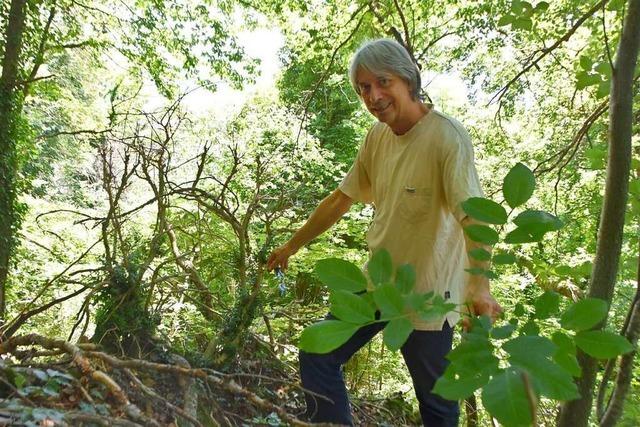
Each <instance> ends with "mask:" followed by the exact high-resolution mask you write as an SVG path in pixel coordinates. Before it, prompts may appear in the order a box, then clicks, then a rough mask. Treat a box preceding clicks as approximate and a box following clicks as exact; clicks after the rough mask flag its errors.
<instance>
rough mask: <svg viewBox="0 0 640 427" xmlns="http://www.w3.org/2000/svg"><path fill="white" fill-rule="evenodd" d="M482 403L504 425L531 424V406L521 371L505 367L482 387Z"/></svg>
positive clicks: (512, 426) (513, 426) (508, 426)
mask: <svg viewBox="0 0 640 427" xmlns="http://www.w3.org/2000/svg"><path fill="white" fill-rule="evenodd" d="M482 404H483V405H484V407H485V408H487V410H488V411H489V413H490V414H491V415H492V416H493V417H495V418H496V419H497V420H498V421H500V423H501V424H502V425H504V426H505V427H520V426H523V427H524V426H530V425H531V420H532V417H531V408H530V406H529V399H528V398H527V391H526V389H525V385H524V381H523V380H522V373H521V372H519V371H517V370H514V369H507V370H506V371H504V372H503V373H501V374H500V375H497V376H495V377H493V379H492V380H491V381H489V384H487V385H486V386H485V387H484V388H483V389H482Z"/></svg>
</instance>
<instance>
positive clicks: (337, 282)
mask: <svg viewBox="0 0 640 427" xmlns="http://www.w3.org/2000/svg"><path fill="white" fill-rule="evenodd" d="M315 272H316V274H317V275H318V277H319V278H320V281H321V282H322V283H324V284H325V285H326V286H327V287H328V288H329V289H331V290H332V291H341V290H344V291H349V292H360V291H364V290H365V289H367V279H366V278H365V277H364V274H362V271H361V270H360V269H359V268H358V267H357V266H356V265H354V264H352V263H350V262H348V261H345V260H342V259H338V258H327V259H322V260H320V261H318V262H317V263H316V267H315Z"/></svg>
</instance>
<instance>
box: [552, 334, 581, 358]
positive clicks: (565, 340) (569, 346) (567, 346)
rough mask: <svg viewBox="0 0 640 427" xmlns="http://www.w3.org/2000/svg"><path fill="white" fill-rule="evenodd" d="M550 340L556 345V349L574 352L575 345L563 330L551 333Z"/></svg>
mask: <svg viewBox="0 0 640 427" xmlns="http://www.w3.org/2000/svg"><path fill="white" fill-rule="evenodd" d="M551 341H553V343H554V344H555V345H556V346H557V347H558V349H560V350H562V351H564V352H566V353H570V354H576V346H575V344H574V343H573V340H572V339H571V338H569V336H568V335H567V334H565V333H563V332H560V331H556V332H554V333H553V334H552V335H551Z"/></svg>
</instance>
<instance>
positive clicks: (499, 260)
mask: <svg viewBox="0 0 640 427" xmlns="http://www.w3.org/2000/svg"><path fill="white" fill-rule="evenodd" d="M516 261H517V259H516V256H515V255H514V254H511V253H508V252H503V253H499V254H496V255H494V256H493V258H492V259H491V262H492V263H494V264H515V263H516Z"/></svg>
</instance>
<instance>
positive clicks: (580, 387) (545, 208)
mask: <svg viewBox="0 0 640 427" xmlns="http://www.w3.org/2000/svg"><path fill="white" fill-rule="evenodd" d="M638 3H640V2H638V1H637V0H627V1H625V0H610V1H607V0H602V1H599V2H596V1H595V0H594V1H590V2H587V3H584V2H578V1H575V0H560V1H555V2H544V1H537V2H536V1H533V2H527V1H522V0H504V1H502V0H501V1H468V0H452V1H449V2H434V1H424V0H420V1H418V0H376V1H361V0H358V1H343V0H332V1H325V2H321V1H299V0H287V1H264V2H251V1H242V2H235V1H231V0H220V1H216V0H201V1H200V0H195V1H191V0H189V1H187V0H167V1H164V0H158V1H146V0H140V1H136V2H131V1H115V2H114V1H110V0H99V1H94V2H91V3H84V2H78V1H57V0H56V1H50V0H4V1H2V2H1V3H0V55H1V57H2V63H1V67H2V75H1V77H0V328H1V329H0V330H1V332H2V340H1V342H0V353H2V355H3V357H4V356H5V355H6V356H7V358H6V359H3V360H2V361H0V382H1V383H2V385H0V398H2V401H0V417H9V418H10V417H14V420H19V422H23V423H26V424H29V423H31V424H30V425H38V424H37V423H39V422H40V423H42V422H49V421H51V422H53V423H58V424H64V423H68V424H73V425H77V423H78V422H80V421H78V420H84V421H83V422H94V423H98V424H100V423H101V422H105V421H104V420H105V419H108V418H120V417H121V418H123V423H124V419H125V418H126V419H128V420H129V421H130V422H137V423H140V424H145V423H152V422H153V421H154V418H155V419H156V421H157V423H159V424H160V425H165V424H169V423H170V422H172V420H174V419H175V418H176V417H177V418H181V420H182V421H185V420H187V421H188V422H191V423H193V420H195V421H197V422H201V423H203V424H204V425H207V424H206V423H209V424H211V425H216V423H221V424H224V423H228V424H240V423H243V422H245V423H254V424H261V423H262V424H264V423H271V424H278V423H279V422H285V421H286V422H288V423H295V422H296V421H295V418H294V416H293V415H291V417H289V415H290V414H295V413H297V412H299V407H300V405H301V400H300V397H301V392H300V391H299V390H297V389H296V388H295V383H296V368H295V365H296V363H297V362H296V359H297V347H298V346H299V347H301V348H306V349H310V350H314V351H321V352H324V351H328V350H330V349H331V348H333V347H335V346H337V345H339V343H340V342H342V341H344V340H345V339H346V338H348V337H349V336H350V335H351V334H352V333H353V331H354V330H355V328H357V327H358V325H362V324H366V323H370V322H379V321H388V324H387V326H386V327H385V330H384V332H383V334H381V337H379V338H378V339H376V340H374V341H373V342H372V343H370V344H369V345H368V346H367V347H365V348H364V349H363V350H362V351H361V352H359V353H358V354H357V355H356V356H355V357H354V358H353V359H352V360H351V361H350V362H349V363H348V364H347V365H346V367H345V377H346V380H347V384H348V386H349V388H350V389H351V390H352V391H353V393H354V394H355V397H356V400H355V402H356V403H357V409H358V410H357V412H356V419H357V420H358V421H359V422H362V423H370V424H371V423H372V424H380V423H382V422H388V423H391V424H394V423H397V424H415V423H419V415H418V414H417V410H416V408H415V404H414V403H413V400H412V397H411V387H410V380H409V379H408V377H407V374H406V372H404V370H403V367H402V364H401V362H400V358H399V357H398V354H397V353H396V352H393V351H388V350H389V349H390V350H396V349H398V348H399V347H400V346H401V345H402V343H403V341H404V338H406V336H407V334H408V333H410V332H411V324H410V322H409V321H408V320H407V318H406V313H408V312H411V311H413V312H419V313H420V315H422V316H424V317H428V318H429V317H431V316H438V315H440V314H441V313H442V312H446V311H448V310H450V309H459V308H457V307H451V306H450V305H449V304H447V303H446V302H445V301H444V300H442V299H441V298H439V297H438V296H435V295H416V294H413V293H412V292H411V291H412V283H413V280H414V279H413V276H412V269H411V267H410V266H391V265H390V262H389V259H388V256H387V255H386V254H385V253H384V252H379V253H376V254H373V257H372V259H371V262H370V263H369V269H368V273H367V274H364V273H362V272H361V270H360V267H361V266H362V265H363V263H364V261H365V260H366V259H367V256H368V254H367V248H366V243H365V240H364V236H365V233H366V229H367V226H368V223H369V222H370V219H371V216H372V215H373V210H372V208H371V207H368V206H356V207H354V208H352V210H351V211H350V212H349V213H348V214H347V215H346V216H345V217H344V218H343V219H342V220H341V221H340V222H339V223H338V224H336V226H334V227H333V228H332V229H331V230H330V231H328V232H327V233H325V234H324V235H322V236H321V237H319V238H317V239H316V240H314V241H312V242H311V243H310V244H309V245H308V246H307V247H305V248H304V249H302V250H301V251H300V252H299V253H298V254H297V255H296V256H295V257H294V258H292V260H291V264H290V268H289V269H288V270H287V271H286V272H285V274H279V275H275V274H271V273H269V272H267V271H266V270H265V265H264V263H265V260H266V258H267V256H268V254H269V252H270V251H271V250H272V249H273V248H274V247H276V246H277V245H278V244H280V243H282V242H284V241H286V239H288V238H289V237H290V235H291V234H292V233H293V232H294V231H295V230H296V229H297V228H298V227H299V226H300V225H301V224H302V223H303V222H304V220H305V219H306V217H307V216H308V215H309V213H310V212H311V211H312V209H313V208H314V206H315V205H316V204H317V203H318V202H319V201H320V200H321V199H322V198H323V197H325V196H326V195H327V194H328V193H329V192H330V191H332V190H333V189H334V188H335V187H336V185H337V184H338V183H339V182H340V180H341V179H342V177H343V176H344V174H345V173H346V171H347V170H348V168H349V166H350V164H351V162H352V160H353V158H354V156H355V154H356V152H357V149H358V146H359V143H360V141H362V139H363V137H364V135H365V134H366V132H367V129H368V128H369V126H370V125H371V124H372V118H371V117H370V116H369V115H368V114H367V113H366V111H365V110H364V108H362V106H361V105H360V103H359V99H358V97H357V95H356V94H355V92H354V91H353V90H352V88H351V84H350V82H349V78H348V75H347V68H348V61H349V59H350V56H351V55H352V53H353V51H354V50H355V49H356V48H357V47H358V46H359V45H360V43H361V42H362V41H364V40H366V39H368V38H373V37H390V38H394V39H396V40H398V41H400V42H401V43H403V44H404V45H405V46H406V47H407V48H408V50H409V51H410V53H411V55H412V56H413V58H414V59H415V60H416V63H417V64H418V66H419V67H420V68H421V70H422V79H423V90H424V94H425V99H426V100H427V101H430V102H432V103H433V104H434V105H435V108H436V109H438V110H441V111H444V112H445V113H448V114H451V115H452V116H454V117H456V118H458V119H459V120H460V121H461V122H462V123H464V124H465V126H466V127H467V128H468V129H469V131H470V133H471V135H472V137H473V142H474V148H475V154H476V163H477V166H478V171H479V173H480V176H481V180H482V182H483V186H484V190H485V194H486V195H487V196H486V198H477V199H470V200H468V201H467V202H466V203H465V205H464V209H465V211H466V212H467V214H468V215H469V216H471V217H473V218H475V219H477V220H478V221H481V222H483V223H485V224H486V225H473V226H470V227H468V228H467V229H466V230H465V232H466V233H467V235H468V236H469V237H470V238H471V239H473V240H476V241H479V242H482V243H486V244H491V245H494V250H493V252H492V253H489V252H486V251H483V250H476V251H475V252H473V253H470V254H469V256H471V257H473V258H476V259H481V260H489V259H490V260H491V261H492V269H491V271H485V270H482V271H480V270H474V271H469V274H482V275H486V276H487V277H489V278H491V284H492V289H493V291H494V293H495V294H496V295H497V297H498V299H499V300H500V302H501V304H502V305H503V306H504V307H505V311H506V313H505V319H502V320H500V321H499V322H498V323H496V324H495V325H489V324H488V323H487V321H486V319H482V318H479V319H476V320H475V322H474V327H473V328H472V329H471V330H469V331H467V332H465V333H462V331H459V332H460V333H458V334H457V337H456V349H455V350H454V351H453V352H452V353H451V354H450V355H449V359H450V360H451V365H450V368H449V370H448V371H447V375H446V376H445V377H444V378H443V379H442V380H441V381H440V382H439V383H438V386H437V391H438V392H439V393H440V394H442V395H444V396H448V397H450V398H456V399H466V405H465V408H466V413H465V415H464V417H463V421H464V422H465V423H468V425H491V424H492V423H493V419H492V418H491V417H494V418H495V419H497V420H498V421H499V422H500V423H501V424H503V425H528V424H531V423H534V422H535V423H537V424H539V425H556V424H557V425H561V426H572V427H573V426H574V425H587V423H591V425H595V424H601V425H614V424H615V423H619V424H621V425H636V424H637V423H638V420H640V410H639V409H638V408H640V383H638V375H639V372H640V371H639V368H638V367H637V363H635V354H636V352H635V348H636V347H637V339H638V334H639V333H640V303H639V301H640V290H639V287H638V283H639V279H638V277H640V276H639V274H640V272H639V268H638V265H639V259H640V252H639V250H640V244H639V241H638V235H639V233H638V229H639V228H638V227H640V223H639V220H640V146H639V144H640V139H639V137H638V132H639V129H640V116H639V115H638V111H640V110H639V108H638V107H639V104H640V94H639V91H638V87H639V86H638V78H639V77H640V67H638V65H637V59H635V58H637V47H638V46H637V45H638V42H637V39H638V35H637V34H638V29H637V28H636V27H637V26H638V22H640V15H639V13H640V12H639V10H640V6H639V5H638ZM265 28H268V29H269V31H270V33H272V34H276V35H278V37H280V38H281V39H282V41H283V46H282V48H281V49H280V50H279V52H278V58H277V59H276V58H272V59H271V61H274V60H277V61H278V65H279V70H280V71H279V74H277V75H275V76H273V78H272V79H271V80H269V81H268V82H267V83H266V84H265V83H264V82H263V83H260V84H256V83H257V82H260V70H261V69H263V68H262V67H261V64H260V60H259V59H258V58H257V57H252V56H251V55H250V54H249V52H255V51H256V49H251V47H252V46H251V45H247V43H246V40H247V38H248V35H249V36H250V35H252V34H257V33H259V31H264V29H265ZM634 37H635V38H634ZM251 40H254V41H253V42H252V43H260V42H261V41H260V40H259V39H258V38H256V37H254V38H253V39H251ZM256 40H257V41H256ZM634 40H635V42H634ZM634 43H635V45H634ZM261 48H266V46H262V47H261ZM258 50H259V49H258ZM634 50H635V51H634ZM255 56H257V55H255ZM263 60H264V59H263ZM625 61H626V62H625ZM229 93H231V96H228V95H226V94H229ZM232 98H233V99H232ZM230 99H232V100H230ZM202 100H205V101H206V102H208V103H209V104H206V103H205V102H202ZM199 101H201V103H200V104H199V103H198V102H199ZM207 105H208V106H207ZM525 164H526V165H529V166H530V168H529V167H527V166H524V165H525ZM514 165H515V166H514ZM616 174H617V175H616ZM503 177H504V179H503ZM534 189H535V192H534ZM613 190H617V191H618V192H615V191H613ZM525 204H526V205H525ZM614 217H615V218H614ZM612 218H613V219H612ZM616 221H617V222H616ZM607 245H609V246H607ZM616 248H617V249H616ZM325 285H326V286H325ZM327 311H330V312H331V313H332V314H333V316H334V317H335V319H332V320H326V321H324V322H322V323H318V324H315V322H316V321H317V320H319V319H321V318H323V317H324V316H325V315H326V313H327ZM376 311H380V316H379V317H376ZM310 325H313V326H310ZM305 328H306V329H305ZM303 331H304V332H303ZM32 333H33V334H37V335H29V334H32ZM45 337H46V338H45ZM623 337H624V338H623ZM65 343H66V344H65ZM71 343H73V344H71ZM629 343H631V346H630V345H629ZM24 346H26V347H27V349H28V351H24V348H20V347H24ZM41 350H42V351H41ZM630 350H633V351H630ZM107 353H108V354H107ZM60 354H63V356H60ZM64 354H70V355H75V356H74V359H70V358H65V357H66V356H64ZM109 354H110V355H112V356H109ZM103 355H104V356H103ZM56 357H62V359H56ZM108 357H112V359H109V358H108ZM127 358H128V359H129V360H135V363H132V364H131V365H130V366H126V365H121V364H120V363H121V362H120V361H121V360H125V359H127ZM145 363H147V364H145ZM162 364H171V365H174V368H175V367H181V368H180V369H185V370H188V369H192V370H191V371H189V372H190V373H188V374H185V371H180V370H179V369H178V368H175V369H174V368H172V369H174V370H173V371H162V369H163V368H160V366H161V365H162ZM106 366H109V367H110V368H109V369H107V368H106ZM214 369H215V371H214ZM103 371H105V372H107V371H108V374H109V375H110V376H111V377H112V378H109V376H108V375H106V374H105V372H103ZM143 372H144V374H142V373H143ZM160 372H161V373H160ZM238 373H241V374H246V377H243V376H241V375H240V376H238V377H233V376H232V375H235V374H238ZM261 373H262V374H264V375H262V377H264V378H262V377H260V376H259V375H260V374H261ZM269 374H272V375H271V376H275V377H277V378H275V379H274V378H271V379H268V377H269ZM105 375H106V377H107V379H105V378H106V377H105ZM218 375H219V376H218ZM225 375H229V376H225ZM252 375H253V376H252ZM176 378H178V379H179V380H177V379H176ZM187 379H188V381H187ZM243 379H245V380H243ZM263 380H264V381H267V384H268V385H267V386H265V385H264V384H263V383H262V381H263ZM176 381H177V382H176ZM139 383H140V384H142V385H140V384H139ZM176 383H177V384H179V385H180V387H178V388H179V389H180V390H179V391H176V392H175V393H168V392H167V393H165V391H164V390H165V389H163V387H164V385H163V384H169V385H171V384H176ZM114 384H115V385H114ZM118 384H122V387H120V386H118ZM126 384H129V385H126ZM131 384H135V386H132V385H131ZM150 384H151V385H150ZM116 386H118V387H116ZM145 387H147V388H145ZM149 387H151V389H149ZM154 387H155V388H154ZM167 387H168V386H167ZM85 388H86V390H85ZM249 389H250V390H249ZM150 390H151V392H152V393H155V395H154V394H151V392H150ZM153 390H155V391H153ZM183 391H184V393H183V394H181V393H182V392H183ZM243 393H244V394H243ZM476 395H477V396H479V397H481V401H479V402H478V401H476V399H475V396H476ZM194 396H195V397H194ZM216 396H217V397H219V399H218V398H217V397H216ZM233 396H244V398H245V399H247V402H248V403H247V404H246V405H244V406H242V405H239V404H237V399H235V398H234V397H233ZM579 396H580V398H579V399H577V400H572V399H574V398H577V397H579ZM162 399H164V400H165V402H173V403H172V405H173V406H168V405H166V404H165V403H163V400H162ZM260 399H264V400H260ZM149 400H152V401H154V402H156V404H154V405H155V406H154V409H153V411H152V412H153V415H150V416H147V415H148V414H147V415H145V414H144V413H143V412H144V411H142V412H141V411H140V410H139V409H138V407H140V408H143V406H144V405H145V402H147V401H149ZM505 400H508V401H509V402H512V404H511V405H503V404H502V402H503V401H505ZM570 400H572V402H570V403H563V402H566V401H570ZM114 402H116V403H117V404H116V403H114ZM158 402H160V403H158ZM260 402H262V403H260ZM270 402H274V403H275V404H273V403H270ZM376 402H379V403H376ZM136 405H137V407H136ZM270 405H271V406H270ZM151 406H153V405H151ZM176 408H177V409H178V410H176ZM212 408H213V409H212ZM136 410H137V411H138V412H136ZM180 411H182V413H183V415H181V412H180ZM184 413H186V414H187V416H186V417H185V416H184ZM74 417H75V418H74ZM83 417H84V418H83ZM189 417H192V418H193V419H192V420H189ZM198 420H199V421H198ZM74 423H75V424H74ZM474 423H475V424H474Z"/></svg>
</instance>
